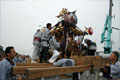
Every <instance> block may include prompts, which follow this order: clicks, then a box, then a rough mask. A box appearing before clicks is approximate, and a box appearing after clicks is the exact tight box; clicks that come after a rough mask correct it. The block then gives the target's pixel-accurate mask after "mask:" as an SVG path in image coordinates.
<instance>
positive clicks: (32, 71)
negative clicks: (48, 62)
mask: <svg viewBox="0 0 120 80" xmlns="http://www.w3.org/2000/svg"><path fill="white" fill-rule="evenodd" d="M86 70H91V66H90V65H80V66H70V67H54V68H52V67H50V68H28V69H27V70H26V79H27V80H30V79H36V78H41V77H49V76H56V75H62V74H68V73H74V72H81V71H86Z"/></svg>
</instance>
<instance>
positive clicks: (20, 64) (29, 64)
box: [16, 63, 52, 66]
mask: <svg viewBox="0 0 120 80" xmlns="http://www.w3.org/2000/svg"><path fill="white" fill-rule="evenodd" d="M16 66H52V64H51V63H16Z"/></svg>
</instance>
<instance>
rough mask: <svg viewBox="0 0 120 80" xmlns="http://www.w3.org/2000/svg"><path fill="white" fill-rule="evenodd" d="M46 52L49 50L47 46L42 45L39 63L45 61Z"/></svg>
mask: <svg viewBox="0 0 120 80" xmlns="http://www.w3.org/2000/svg"><path fill="white" fill-rule="evenodd" d="M48 52H49V47H44V48H43V49H42V52H41V55H40V63H42V62H45V63H47V56H48ZM42 60H43V61H42Z"/></svg>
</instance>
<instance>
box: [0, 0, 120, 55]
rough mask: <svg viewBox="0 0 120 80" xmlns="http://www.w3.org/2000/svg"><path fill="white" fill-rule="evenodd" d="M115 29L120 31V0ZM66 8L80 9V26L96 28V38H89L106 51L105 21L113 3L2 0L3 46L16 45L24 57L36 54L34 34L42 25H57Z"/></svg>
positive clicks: (117, 38)
mask: <svg viewBox="0 0 120 80" xmlns="http://www.w3.org/2000/svg"><path fill="white" fill-rule="evenodd" d="M113 4H114V6H113V15H115V18H113V19H112V27H116V28H119V29H120V0H113ZM62 8H67V9H68V10H69V11H74V10H77V12H76V16H77V18H78V24H77V26H78V27H79V28H80V29H82V30H84V29H85V28H84V26H86V27H92V28H93V35H92V36H90V35H86V36H85V38H89V39H91V40H92V41H95V42H96V43H97V51H103V47H104V44H101V43H100V41H101V34H102V32H103V28H104V24H105V18H106V15H107V14H108V11H109V0H0V45H2V46H3V47H4V49H5V48H6V47H7V46H14V47H15V50H16V51H17V52H19V53H21V54H26V55H32V52H33V44H32V41H33V35H34V33H35V32H36V30H37V29H38V28H40V27H39V25H41V26H42V27H44V26H45V25H46V23H48V22H50V23H52V25H55V24H56V23H57V22H58V18H56V17H55V16H57V15H58V14H59V11H61V9H62ZM112 41H113V43H114V44H113V50H117V51H118V48H119V45H120V31H117V30H113V31H112Z"/></svg>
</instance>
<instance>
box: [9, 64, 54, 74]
mask: <svg viewBox="0 0 120 80" xmlns="http://www.w3.org/2000/svg"><path fill="white" fill-rule="evenodd" d="M49 67H50V66H14V67H12V68H11V73H12V74H13V75H17V74H25V70H26V69H27V68H49ZM51 67H52V66H51Z"/></svg>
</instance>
